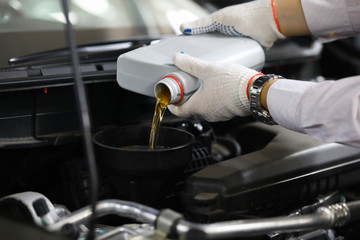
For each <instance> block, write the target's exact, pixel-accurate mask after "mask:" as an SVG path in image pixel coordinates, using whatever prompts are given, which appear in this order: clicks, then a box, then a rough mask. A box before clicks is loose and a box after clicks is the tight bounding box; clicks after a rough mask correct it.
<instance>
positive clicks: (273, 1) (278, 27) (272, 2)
mask: <svg viewBox="0 0 360 240" xmlns="http://www.w3.org/2000/svg"><path fill="white" fill-rule="evenodd" d="M271 7H272V12H273V15H274V20H275V23H276V26H277V29H278V30H279V32H280V33H281V31H280V25H279V22H278V20H277V17H276V12H275V0H271Z"/></svg>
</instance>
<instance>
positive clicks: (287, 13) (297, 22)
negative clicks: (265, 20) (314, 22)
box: [273, 0, 310, 37]
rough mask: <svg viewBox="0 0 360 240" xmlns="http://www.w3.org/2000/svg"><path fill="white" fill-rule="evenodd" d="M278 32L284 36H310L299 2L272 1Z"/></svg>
mask: <svg viewBox="0 0 360 240" xmlns="http://www.w3.org/2000/svg"><path fill="white" fill-rule="evenodd" d="M273 8H274V10H275V14H276V18H277V21H278V23H279V28H280V32H281V33H282V34H284V35H285V36H288V37H290V36H304V35H310V31H309V28H308V26H307V24H306V20H305V16H304V12H303V8H302V5H301V0H273Z"/></svg>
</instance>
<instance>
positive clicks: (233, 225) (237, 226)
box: [176, 205, 348, 240]
mask: <svg viewBox="0 0 360 240" xmlns="http://www.w3.org/2000/svg"><path fill="white" fill-rule="evenodd" d="M339 206H340V205H339ZM347 210H348V208H347V207H346V206H345V205H344V206H342V207H339V208H338V209H335V211H334V208H320V209H319V210H318V211H317V212H316V213H314V214H309V215H303V216H291V217H274V218H265V219H251V220H237V221H227V222H219V223H211V224H199V223H191V222H188V221H185V220H180V221H179V222H178V224H177V226H176V232H177V234H178V236H179V239H180V240H184V239H196V238H198V239H199V238H201V239H221V238H228V237H250V236H259V235H263V234H268V233H274V232H291V231H300V230H310V229H315V228H324V229H329V228H331V227H333V226H334V225H336V223H337V222H338V221H339V220H341V221H343V220H344V219H348V216H347V215H348V214H347V213H345V214H344V212H346V211H347ZM340 212H341V214H339V213H340ZM339 215H341V216H339Z"/></svg>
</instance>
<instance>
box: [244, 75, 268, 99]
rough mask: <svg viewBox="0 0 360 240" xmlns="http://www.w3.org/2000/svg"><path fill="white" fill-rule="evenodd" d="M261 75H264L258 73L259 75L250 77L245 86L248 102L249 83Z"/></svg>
mask: <svg viewBox="0 0 360 240" xmlns="http://www.w3.org/2000/svg"><path fill="white" fill-rule="evenodd" d="M261 75H264V74H263V73H261V72H259V73H257V74H255V75H254V76H252V77H251V78H250V80H249V81H248V83H247V86H246V96H247V98H248V100H250V96H249V86H250V83H251V81H252V80H253V79H254V77H257V76H261Z"/></svg>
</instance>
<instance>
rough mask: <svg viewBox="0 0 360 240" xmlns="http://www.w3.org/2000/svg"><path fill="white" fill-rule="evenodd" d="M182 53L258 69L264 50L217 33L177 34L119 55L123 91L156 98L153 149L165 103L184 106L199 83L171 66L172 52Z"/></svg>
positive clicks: (239, 39)
mask: <svg viewBox="0 0 360 240" xmlns="http://www.w3.org/2000/svg"><path fill="white" fill-rule="evenodd" d="M178 52H184V53H187V54H189V55H191V56H193V57H196V58H199V59H202V60H205V61H209V62H225V63H226V62H229V63H237V64H241V65H243V66H246V67H248V68H252V69H255V70H261V69H262V67H263V66H264V62H265V54H264V50H263V48H262V47H261V45H260V44H258V43H257V42H256V41H255V40H252V39H250V38H246V37H229V36H224V35H221V34H214V33H211V34H199V35H180V36H173V37H167V38H164V39H163V40H160V41H158V42H156V43H153V44H150V45H148V46H144V47H140V48H137V49H135V50H132V51H130V52H127V53H124V54H122V55H120V56H119V58H118V60H117V82H118V84H119V85H120V86H121V87H122V88H124V89H127V90H130V91H133V92H136V93H139V94H143V95H147V96H151V97H157V104H156V107H155V114H154V118H153V123H152V129H154V128H155V133H152V134H151V137H150V144H149V147H150V149H154V147H155V146H156V140H157V131H158V129H159V126H160V123H161V120H162V117H163V115H164V112H165V110H166V108H167V106H168V104H178V105H180V104H182V103H184V102H185V101H186V100H187V99H188V98H189V97H190V96H191V95H192V94H193V93H194V92H195V91H196V90H197V89H198V88H199V87H200V84H201V83H200V81H199V80H198V79H196V78H195V77H193V76H191V75H190V74H188V73H185V72H183V71H181V70H180V69H178V68H177V67H176V66H175V65H174V64H173V63H172V56H173V55H174V54H175V53H178Z"/></svg>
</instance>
